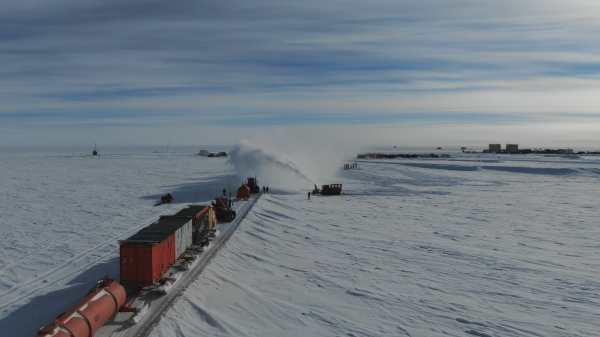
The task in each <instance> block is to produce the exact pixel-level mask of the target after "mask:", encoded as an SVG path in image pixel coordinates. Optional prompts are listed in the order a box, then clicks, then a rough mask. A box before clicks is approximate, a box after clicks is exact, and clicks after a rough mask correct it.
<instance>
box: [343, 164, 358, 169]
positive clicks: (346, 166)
mask: <svg viewBox="0 0 600 337" xmlns="http://www.w3.org/2000/svg"><path fill="white" fill-rule="evenodd" d="M356 168H358V163H349V164H344V170H350V169H356Z"/></svg>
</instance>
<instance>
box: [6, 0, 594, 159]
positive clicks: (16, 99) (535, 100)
mask: <svg viewBox="0 0 600 337" xmlns="http://www.w3.org/2000/svg"><path fill="white" fill-rule="evenodd" d="M2 2H3V3H2V6H0V144H2V145H5V146H10V145H36V144H39V145H51V144H57V145H61V144H83V145H85V144H94V143H99V144H164V143H170V144H190V145H193V144H235V143H236V142H237V141H238V140H239V139H240V138H244V137H252V136H254V135H264V134H270V133H273V135H279V136H282V135H287V136H288V137H293V138H298V139H302V138H313V137H321V138H324V139H327V138H328V137H334V138H337V139H348V138H352V139H354V140H357V139H358V140H359V141H362V142H365V143H374V144H375V143H377V144H383V143H386V144H406V145H434V144H452V145H484V144H487V143H491V142H494V143H495V142H500V143H504V142H519V143H522V144H526V145H532V146H543V145H549V146H579V147H591V148H600V132H599V130H600V112H599V107H600V20H598V18H599V17H600V2H598V1H594V0H589V1H584V0H571V1H564V0H563V1H556V0H543V1H542V0H518V1H516V0H503V1H489V0H454V1H452V0H421V1H404V0H373V1H355V0H352V1H350V0H320V1H316V0H303V1H294V2H291V1H281V0H255V1H248V0H245V1H242V0H229V1H212V0H196V1H192V0H173V1H158V0H128V1H120V0H104V1H96V0H76V1H73V0H55V1H46V0H20V1H6V0H4V1H2Z"/></svg>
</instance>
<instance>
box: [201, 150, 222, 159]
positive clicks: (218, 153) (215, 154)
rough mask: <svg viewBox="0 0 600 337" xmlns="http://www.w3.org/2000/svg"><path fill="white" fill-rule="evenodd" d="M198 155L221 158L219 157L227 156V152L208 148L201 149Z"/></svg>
mask: <svg viewBox="0 0 600 337" xmlns="http://www.w3.org/2000/svg"><path fill="white" fill-rule="evenodd" d="M198 155H199V156H202V157H208V158H219V157H227V152H223V151H221V152H209V151H207V150H200V151H198Z"/></svg>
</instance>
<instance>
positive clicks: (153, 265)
mask: <svg viewBox="0 0 600 337" xmlns="http://www.w3.org/2000/svg"><path fill="white" fill-rule="evenodd" d="M120 255H121V261H120V268H121V282H122V283H123V284H125V285H128V286H134V287H145V286H148V285H152V284H153V283H155V282H157V281H158V280H160V278H161V277H162V276H163V274H164V273H165V272H166V271H167V270H168V269H169V268H170V267H171V266H172V265H173V263H175V234H171V235H169V236H168V237H167V238H166V239H165V240H163V241H161V242H158V243H155V244H141V243H128V242H124V243H122V244H121V248H120Z"/></svg>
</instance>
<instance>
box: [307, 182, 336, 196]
mask: <svg viewBox="0 0 600 337" xmlns="http://www.w3.org/2000/svg"><path fill="white" fill-rule="evenodd" d="M312 194H320V195H340V194H342V184H329V185H321V189H319V188H318V187H317V185H315V189H314V190H313V191H312Z"/></svg>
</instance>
